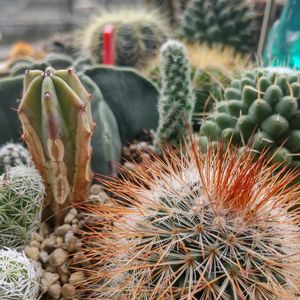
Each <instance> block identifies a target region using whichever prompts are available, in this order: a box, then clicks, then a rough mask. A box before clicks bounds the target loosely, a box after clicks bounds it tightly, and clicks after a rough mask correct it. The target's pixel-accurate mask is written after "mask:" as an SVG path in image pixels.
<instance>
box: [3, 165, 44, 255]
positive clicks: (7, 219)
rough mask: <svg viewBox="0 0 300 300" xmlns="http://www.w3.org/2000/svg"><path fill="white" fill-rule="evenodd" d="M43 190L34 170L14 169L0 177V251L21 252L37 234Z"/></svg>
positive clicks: (22, 167)
mask: <svg viewBox="0 0 300 300" xmlns="http://www.w3.org/2000/svg"><path fill="white" fill-rule="evenodd" d="M44 196H45V188H44V184H43V182H42V178H41V176H40V175H39V173H38V171H37V170H36V169H33V168H31V167H27V166H17V167H13V168H11V169H10V170H8V171H7V172H6V173H5V174H3V175H2V176H1V177H0V247H4V246H6V247H12V248H18V249H20V248H22V247H25V246H26V244H28V243H29V241H30V239H31V235H32V233H34V232H35V231H37V229H38V227H39V225H40V221H41V214H42V207H43V199H44Z"/></svg>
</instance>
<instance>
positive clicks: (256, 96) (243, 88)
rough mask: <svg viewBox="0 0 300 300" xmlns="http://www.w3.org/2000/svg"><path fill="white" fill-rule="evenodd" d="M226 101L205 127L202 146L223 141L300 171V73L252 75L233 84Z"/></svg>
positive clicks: (234, 81) (220, 104)
mask: <svg viewBox="0 0 300 300" xmlns="http://www.w3.org/2000/svg"><path fill="white" fill-rule="evenodd" d="M224 97H225V100H224V101H221V102H219V103H217V105H216V109H215V112H214V113H213V114H212V115H211V116H209V118H208V120H206V121H205V122H204V124H203V125H202V127H201V135H202V137H201V138H200V143H202V144H203V145H204V146H205V145H206V144H207V142H208V141H212V142H214V141H217V140H219V139H223V140H224V141H225V142H226V141H231V142H232V143H234V144H235V145H237V146H239V147H244V146H248V147H251V148H252V149H253V150H254V151H253V152H257V153H261V152H262V151H264V150H268V153H269V155H270V158H271V160H272V161H273V162H282V163H285V164H290V165H291V166H295V167H300V157H299V155H298V154H299V150H300V125H299V124H300V122H299V120H300V119H299V118H300V102H299V101H300V73H291V74H289V75H287V74H282V72H279V71H276V70H275V71H274V70H273V71H268V70H264V69H256V70H254V71H249V72H246V73H245V74H244V75H243V76H242V77H241V79H235V80H233V81H232V82H231V86H230V87H228V88H227V89H226V90H225V93H224Z"/></svg>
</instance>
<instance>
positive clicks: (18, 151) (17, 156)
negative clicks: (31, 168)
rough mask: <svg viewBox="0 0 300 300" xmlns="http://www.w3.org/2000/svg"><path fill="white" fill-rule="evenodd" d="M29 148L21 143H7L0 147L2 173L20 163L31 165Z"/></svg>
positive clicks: (0, 172) (0, 169) (0, 170)
mask: <svg viewBox="0 0 300 300" xmlns="http://www.w3.org/2000/svg"><path fill="white" fill-rule="evenodd" d="M30 163H31V158H30V155H29V152H28V150H27V149H26V148H25V147H24V146H23V145H21V144H17V143H7V144H5V145H3V146H2V147H0V174H2V173H4V172H6V171H7V170H8V169H10V168H12V167H15V166H18V165H29V164H30Z"/></svg>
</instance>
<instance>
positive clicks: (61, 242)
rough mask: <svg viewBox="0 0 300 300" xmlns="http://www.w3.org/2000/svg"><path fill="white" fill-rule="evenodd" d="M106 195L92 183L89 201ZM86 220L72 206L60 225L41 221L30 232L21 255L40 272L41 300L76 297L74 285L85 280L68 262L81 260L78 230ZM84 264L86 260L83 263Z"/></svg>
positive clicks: (81, 273) (82, 274)
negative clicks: (31, 232) (36, 228)
mask: <svg viewBox="0 0 300 300" xmlns="http://www.w3.org/2000/svg"><path fill="white" fill-rule="evenodd" d="M108 199H109V197H108V195H107V194H106V193H105V192H104V191H103V188H102V187H101V186H100V185H97V184H95V185H93V186H92V187H91V192H90V197H89V200H90V201H101V202H106V201H107V200H108ZM85 221H86V217H85V215H84V214H83V213H81V212H79V211H78V210H77V209H75V208H72V209H70V211H69V212H68V214H67V215H66V217H65V219H64V224H63V225H61V226H59V227H56V228H55V229H52V228H50V227H49V225H48V224H47V223H45V222H43V223H41V225H40V228H39V231H38V232H37V233H34V234H33V236H32V240H31V242H30V244H29V245H28V246H27V247H26V248H25V250H24V251H25V254H26V256H27V257H28V258H30V259H31V260H33V261H34V262H35V264H36V265H37V268H38V269H39V271H40V272H41V286H40V292H41V294H42V298H41V299H42V300H56V299H59V300H67V299H72V300H79V298H77V296H76V284H77V283H78V282H81V281H83V280H84V279H85V276H84V273H83V272H82V271H72V268H71V266H70V263H69V262H70V261H71V260H72V261H77V260H78V261H79V260H80V261H82V257H83V256H84V252H83V251H82V242H81V240H80V236H79V229H80V228H81V227H82V226H83V224H84V223H85ZM86 263H88V262H86Z"/></svg>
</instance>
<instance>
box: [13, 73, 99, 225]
mask: <svg viewBox="0 0 300 300" xmlns="http://www.w3.org/2000/svg"><path fill="white" fill-rule="evenodd" d="M23 94H24V96H23V98H22V101H21V103H20V106H19V109H18V113H19V117H20V119H21V122H22V125H23V138H24V140H25V142H26V143H27V146H28V148H29V151H30V153H31V155H32V159H33V161H34V163H35V166H36V168H37V169H38V170H39V172H40V173H41V175H42V177H43V179H44V180H45V183H46V186H47V190H46V193H47V199H48V202H47V204H48V205H50V206H51V210H52V212H53V213H54V214H56V218H57V221H58V222H60V221H61V220H62V217H63V216H64V213H65V211H64V209H65V208H67V207H69V206H70V205H71V204H72V203H73V202H80V201H84V200H86V199H87V196H88V193H89V184H90V182H91V178H92V172H91V165H90V161H91V155H92V147H91V136H92V133H93V129H94V126H95V125H94V123H93V119H92V114H91V103H90V98H91V96H90V95H89V94H88V92H87V91H86V90H85V88H84V87H83V85H82V84H81V82H80V80H79V78H78V77H77V75H76V74H75V73H74V71H73V70H72V69H69V70H60V71H55V70H54V69H52V68H48V69H47V70H46V71H45V72H41V71H28V72H27V73H26V75H25V78H24V93H23Z"/></svg>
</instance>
